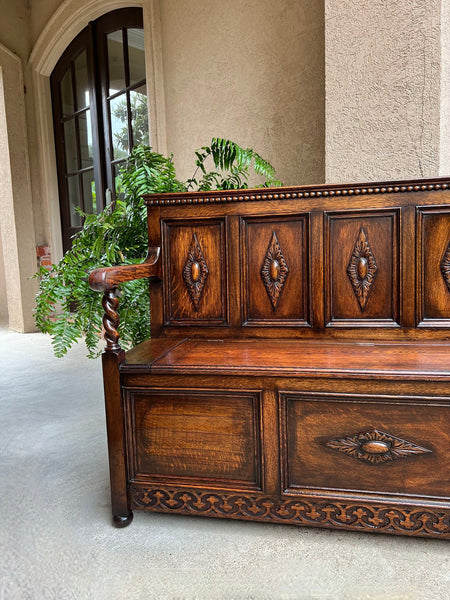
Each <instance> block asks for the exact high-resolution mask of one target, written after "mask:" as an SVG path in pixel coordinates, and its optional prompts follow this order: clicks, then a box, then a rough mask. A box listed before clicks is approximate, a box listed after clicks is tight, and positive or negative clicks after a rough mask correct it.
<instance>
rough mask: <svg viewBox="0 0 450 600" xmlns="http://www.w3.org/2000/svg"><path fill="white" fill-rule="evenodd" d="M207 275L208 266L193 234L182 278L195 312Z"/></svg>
mask: <svg viewBox="0 0 450 600" xmlns="http://www.w3.org/2000/svg"><path fill="white" fill-rule="evenodd" d="M208 273H209V271H208V266H207V264H206V261H205V258H204V256H203V252H202V249H201V248H200V244H199V242H198V239H197V236H196V235H195V233H194V234H193V236H192V242H191V245H190V247H189V252H188V256H187V259H186V263H185V265H184V269H183V278H184V282H185V284H186V287H187V289H188V292H189V296H190V298H191V300H192V304H193V305H194V309H195V310H198V307H199V304H200V300H201V297H202V292H203V288H204V287H205V283H206V279H207V278H208Z"/></svg>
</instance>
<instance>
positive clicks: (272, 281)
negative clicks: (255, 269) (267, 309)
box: [261, 231, 289, 310]
mask: <svg viewBox="0 0 450 600" xmlns="http://www.w3.org/2000/svg"><path fill="white" fill-rule="evenodd" d="M288 273H289V269H288V266H287V264H286V261H285V259H284V256H283V253H282V251H281V248H280V243H279V242H278V239H277V236H276V233H275V231H272V237H271V239H270V242H269V246H268V248H267V250H266V254H265V257H264V262H263V265H262V267H261V277H262V280H263V283H264V286H265V288H266V291H267V295H268V296H269V300H270V302H271V304H272V308H273V310H276V309H277V306H278V301H279V300H280V296H281V292H282V291H283V287H284V284H285V282H286V277H287V276H288Z"/></svg>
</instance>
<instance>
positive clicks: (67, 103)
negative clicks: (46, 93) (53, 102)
mask: <svg viewBox="0 0 450 600" xmlns="http://www.w3.org/2000/svg"><path fill="white" fill-rule="evenodd" d="M60 91H61V104H62V113H63V115H64V116H65V117H66V116H68V115H71V114H72V113H73V111H74V106H73V90H72V71H71V68H70V67H69V68H68V69H67V71H66V72H65V74H64V77H63V78H62V79H61V83H60Z"/></svg>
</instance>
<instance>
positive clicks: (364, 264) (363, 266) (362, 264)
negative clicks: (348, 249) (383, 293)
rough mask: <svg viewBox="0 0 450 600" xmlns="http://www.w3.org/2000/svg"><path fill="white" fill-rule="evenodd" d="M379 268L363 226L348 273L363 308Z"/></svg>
mask: <svg viewBox="0 0 450 600" xmlns="http://www.w3.org/2000/svg"><path fill="white" fill-rule="evenodd" d="M377 270H378V267H377V264H376V262H375V257H374V255H373V252H372V250H371V248H370V246H369V242H368V241H367V236H366V232H365V231H364V229H363V228H361V229H360V231H359V234H358V237H357V239H356V242H355V246H354V248H353V252H352V255H351V257H350V262H349V264H348V267H347V275H348V277H349V279H350V283H351V284H352V287H353V291H354V292H355V296H356V299H357V300H358V303H359V306H360V307H361V310H364V309H365V307H366V304H367V300H368V298H369V294H370V290H371V289H372V286H373V282H374V279H375V275H376V272H377Z"/></svg>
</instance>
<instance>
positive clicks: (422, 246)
mask: <svg viewBox="0 0 450 600" xmlns="http://www.w3.org/2000/svg"><path fill="white" fill-rule="evenodd" d="M417 225H418V227H417V229H418V232H417V238H418V240H417V241H418V249H417V254H418V278H417V279H418V285H417V288H418V294H417V307H418V321H419V323H420V324H421V326H427V325H428V326H431V327H433V326H440V327H449V326H450V212H449V209H448V208H440V207H436V208H434V207H433V208H428V209H419V211H418V223H417Z"/></svg>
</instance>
